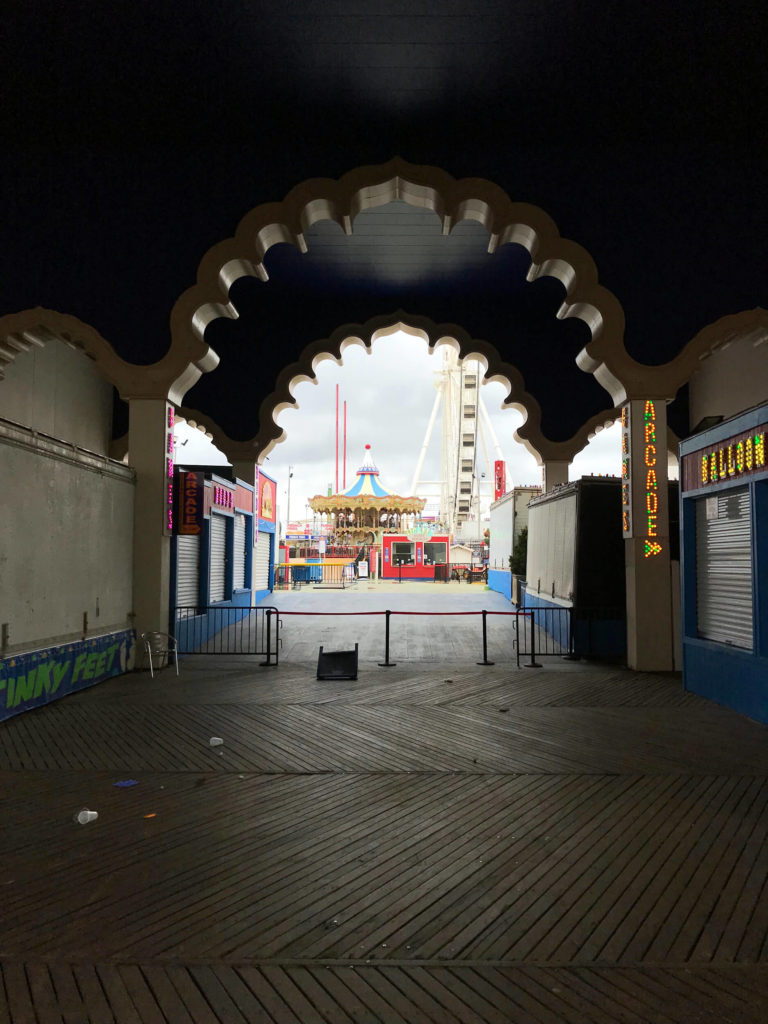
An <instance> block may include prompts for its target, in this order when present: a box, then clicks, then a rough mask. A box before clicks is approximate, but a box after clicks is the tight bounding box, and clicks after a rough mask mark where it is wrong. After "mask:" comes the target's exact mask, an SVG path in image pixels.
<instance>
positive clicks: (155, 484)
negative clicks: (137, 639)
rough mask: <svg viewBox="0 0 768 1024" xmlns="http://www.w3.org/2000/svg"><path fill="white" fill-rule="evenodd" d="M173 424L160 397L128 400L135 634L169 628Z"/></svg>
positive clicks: (167, 404) (169, 407)
mask: <svg viewBox="0 0 768 1024" xmlns="http://www.w3.org/2000/svg"><path fill="white" fill-rule="evenodd" d="M173 421H174V407H173V405H171V403H170V402H168V401H166V400H165V399H164V398H131V399H130V400H129V419H128V448H129V458H130V464H131V466H132V468H133V469H134V470H135V472H136V490H135V498H134V521H133V624H134V628H135V630H136V634H137V636H140V635H141V634H142V633H144V632H146V631H147V630H152V629H160V630H163V631H164V632H167V631H168V628H169V613H170V596H171V595H170V583H171V534H172V530H173V520H172V517H173V502H172V499H173V445H172V443H171V447H170V450H169V446H168V438H169V435H170V437H171V439H172V437H173ZM169 460H170V462H169ZM169 489H170V491H169Z"/></svg>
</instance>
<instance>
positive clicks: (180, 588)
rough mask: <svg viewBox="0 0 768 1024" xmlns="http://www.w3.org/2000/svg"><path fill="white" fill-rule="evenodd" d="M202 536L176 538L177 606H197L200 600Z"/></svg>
mask: <svg viewBox="0 0 768 1024" xmlns="http://www.w3.org/2000/svg"><path fill="white" fill-rule="evenodd" d="M199 595H200V537H199V535H198V536H185V535H183V534H182V535H179V536H178V537H177V538H176V607H177V608H196V607H197V603H198V601H199V600H200V596H199Z"/></svg>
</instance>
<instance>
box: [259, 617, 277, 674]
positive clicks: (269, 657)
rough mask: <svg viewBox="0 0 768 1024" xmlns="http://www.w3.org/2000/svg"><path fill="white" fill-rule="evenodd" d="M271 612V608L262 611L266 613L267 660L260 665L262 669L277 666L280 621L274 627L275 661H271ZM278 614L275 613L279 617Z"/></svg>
mask: <svg viewBox="0 0 768 1024" xmlns="http://www.w3.org/2000/svg"><path fill="white" fill-rule="evenodd" d="M273 610H274V609H272V608H265V609H264V611H265V613H266V616H267V660H266V661H262V663H261V664H262V667H264V668H266V667H272V666H276V665H277V644H278V635H277V630H278V629H279V623H280V619H279V618H278V619H277V624H276V627H275V629H276V632H275V660H274V661H272V612H273ZM275 611H276V610H275ZM279 614H280V613H279V612H277V611H276V615H278V616H279Z"/></svg>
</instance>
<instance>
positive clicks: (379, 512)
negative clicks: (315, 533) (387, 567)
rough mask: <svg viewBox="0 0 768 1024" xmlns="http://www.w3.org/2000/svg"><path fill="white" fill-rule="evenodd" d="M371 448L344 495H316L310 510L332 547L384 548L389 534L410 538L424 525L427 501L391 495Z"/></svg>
mask: <svg viewBox="0 0 768 1024" xmlns="http://www.w3.org/2000/svg"><path fill="white" fill-rule="evenodd" d="M378 476H379V471H378V469H377V468H376V466H375V464H374V462H373V455H372V454H371V446H370V445H369V444H367V445H366V446H365V456H364V458H363V464H362V466H360V468H359V469H358V471H357V479H356V480H355V482H354V484H353V485H352V486H351V487H350V488H349V490H347V491H344V493H343V494H332V495H329V496H328V497H325V496H323V495H320V494H318V495H315V497H314V498H310V499H309V506H310V508H311V509H312V511H313V512H314V513H315V515H317V516H318V517H319V519H320V523H321V524H322V527H321V528H322V532H323V533H327V534H328V536H329V539H330V543H331V544H337V545H342V544H348V545H363V544H365V545H371V544H380V543H381V540H382V536H383V535H385V534H407V533H408V532H409V531H411V530H413V529H415V528H416V527H417V525H418V524H419V523H420V521H421V513H422V511H423V509H424V506H425V505H426V503H427V501H426V498H416V497H407V498H404V497H401V496H400V495H399V494H390V492H389V491H387V490H385V489H384V488H383V487H382V485H381V483H380V482H379V480H378Z"/></svg>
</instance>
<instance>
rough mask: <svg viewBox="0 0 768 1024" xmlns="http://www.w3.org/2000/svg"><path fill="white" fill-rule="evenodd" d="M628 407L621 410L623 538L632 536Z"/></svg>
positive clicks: (630, 441)
mask: <svg viewBox="0 0 768 1024" xmlns="http://www.w3.org/2000/svg"><path fill="white" fill-rule="evenodd" d="M629 424H630V418H629V406H628V405H625V406H624V408H623V409H622V410H621V526H622V530H623V533H624V537H625V538H627V537H631V536H632V473H631V469H632V465H631V461H630V457H629V451H630V448H631V447H632V438H631V431H630V425H629Z"/></svg>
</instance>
